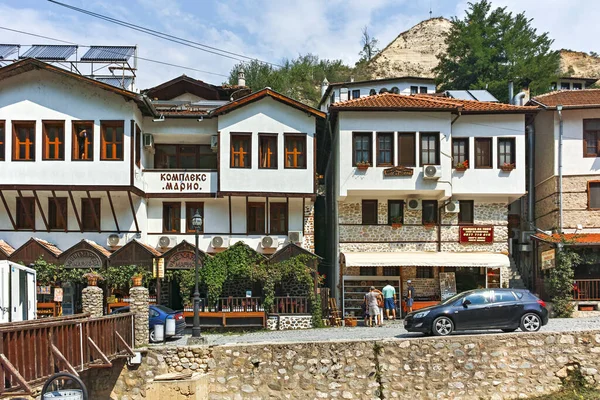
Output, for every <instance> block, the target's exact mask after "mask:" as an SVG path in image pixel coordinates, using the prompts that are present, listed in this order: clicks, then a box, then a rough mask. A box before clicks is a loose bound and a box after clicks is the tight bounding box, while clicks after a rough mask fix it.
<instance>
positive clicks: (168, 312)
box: [154, 306, 175, 314]
mask: <svg viewBox="0 0 600 400" xmlns="http://www.w3.org/2000/svg"><path fill="white" fill-rule="evenodd" d="M154 308H156V309H157V310H160V311H162V312H164V313H167V314H171V313H174V312H175V311H174V310H171V309H170V308H169V307H165V306H154Z"/></svg>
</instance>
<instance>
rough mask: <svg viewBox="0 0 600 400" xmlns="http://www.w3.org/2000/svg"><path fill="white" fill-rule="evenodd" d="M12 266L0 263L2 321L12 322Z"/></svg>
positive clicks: (0, 313) (0, 321) (0, 311)
mask: <svg viewBox="0 0 600 400" xmlns="http://www.w3.org/2000/svg"><path fill="white" fill-rule="evenodd" d="M9 268H10V266H9V265H8V263H7V264H4V265H0V323H2V322H10V290H9V287H10V282H9V277H10V274H9V271H10V269H9Z"/></svg>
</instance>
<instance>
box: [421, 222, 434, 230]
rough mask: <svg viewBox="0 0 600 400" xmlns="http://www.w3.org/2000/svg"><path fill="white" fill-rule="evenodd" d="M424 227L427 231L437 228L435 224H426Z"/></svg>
mask: <svg viewBox="0 0 600 400" xmlns="http://www.w3.org/2000/svg"><path fill="white" fill-rule="evenodd" d="M423 226H424V227H425V229H433V228H435V222H425V223H424V224H423Z"/></svg>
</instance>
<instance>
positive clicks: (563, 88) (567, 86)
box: [560, 82, 571, 90]
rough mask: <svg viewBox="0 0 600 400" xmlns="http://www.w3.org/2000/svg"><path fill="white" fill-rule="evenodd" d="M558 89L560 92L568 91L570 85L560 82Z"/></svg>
mask: <svg viewBox="0 0 600 400" xmlns="http://www.w3.org/2000/svg"><path fill="white" fill-rule="evenodd" d="M560 89H561V90H569V89H571V84H570V83H569V82H561V83H560Z"/></svg>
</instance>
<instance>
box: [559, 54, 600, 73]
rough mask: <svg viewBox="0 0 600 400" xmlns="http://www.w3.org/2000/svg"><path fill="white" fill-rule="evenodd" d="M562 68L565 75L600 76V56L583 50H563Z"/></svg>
mask: <svg viewBox="0 0 600 400" xmlns="http://www.w3.org/2000/svg"><path fill="white" fill-rule="evenodd" d="M560 70H561V75H563V76H572V77H577V78H600V57H595V56H591V55H589V54H587V53H585V52H582V51H572V50H561V51H560Z"/></svg>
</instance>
